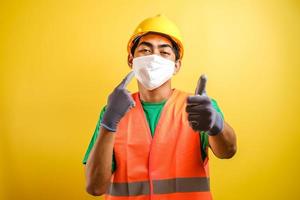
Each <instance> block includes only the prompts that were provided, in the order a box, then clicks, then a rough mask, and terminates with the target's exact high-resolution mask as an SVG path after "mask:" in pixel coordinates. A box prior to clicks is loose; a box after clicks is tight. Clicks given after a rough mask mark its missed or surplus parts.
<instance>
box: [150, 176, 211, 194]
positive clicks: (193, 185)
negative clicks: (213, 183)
mask: <svg viewBox="0 0 300 200" xmlns="http://www.w3.org/2000/svg"><path fill="white" fill-rule="evenodd" d="M208 191H209V178H206V177H194V178H174V179H164V180H154V181H153V193H154V194H167V193H174V192H208Z"/></svg>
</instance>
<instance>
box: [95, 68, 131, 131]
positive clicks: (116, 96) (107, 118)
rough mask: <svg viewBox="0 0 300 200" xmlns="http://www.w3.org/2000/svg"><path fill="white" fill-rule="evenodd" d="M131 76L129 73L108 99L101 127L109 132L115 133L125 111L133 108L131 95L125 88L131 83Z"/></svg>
mask: <svg viewBox="0 0 300 200" xmlns="http://www.w3.org/2000/svg"><path fill="white" fill-rule="evenodd" d="M133 76H134V72H133V71H131V72H129V73H128V74H127V76H126V77H125V78H124V79H123V80H122V82H121V83H120V84H119V85H118V86H117V87H116V88H115V89H114V91H113V92H112V93H111V94H110V95H109V97H108V100H107V106H106V110H105V113H104V115H103V118H102V122H101V126H103V127H104V128H106V129H107V130H109V131H110V132H115V131H116V130H117V126H118V123H119V122H120V120H121V118H122V117H123V116H124V115H125V114H126V112H127V111H129V110H130V109H131V108H132V107H134V106H135V102H134V100H133V98H132V96H131V94H130V93H129V91H128V90H127V89H126V86H127V85H128V83H129V82H130V81H131V79H132V78H133Z"/></svg>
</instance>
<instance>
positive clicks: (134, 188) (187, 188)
mask: <svg viewBox="0 0 300 200" xmlns="http://www.w3.org/2000/svg"><path fill="white" fill-rule="evenodd" d="M152 183H153V193H154V194H168V193H175V192H209V190H210V189H209V178H207V177H192V178H174V179H163V180H153V181H152ZM107 194H108V195H111V196H138V195H148V194H150V185H149V181H141V182H132V183H111V184H110V187H109V188H108V191H107Z"/></svg>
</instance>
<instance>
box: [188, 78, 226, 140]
mask: <svg viewBox="0 0 300 200" xmlns="http://www.w3.org/2000/svg"><path fill="white" fill-rule="evenodd" d="M206 82H207V77H206V76H205V75H201V77H200V78H199V81H198V84H197V88H196V91H195V95H193V96H189V97H188V98H187V106H186V112H187V113H188V121H189V124H190V126H191V127H192V128H193V129H194V130H195V131H206V132H207V134H208V135H211V136H213V135H217V134H219V133H220V132H222V130H223V126H224V122H223V119H222V117H221V115H220V114H219V113H218V112H217V111H216V110H215V109H214V108H213V106H212V104H211V101H210V99H209V97H208V96H207V95H206V89H205V87H206Z"/></svg>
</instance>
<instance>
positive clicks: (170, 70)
mask: <svg viewBox="0 0 300 200" xmlns="http://www.w3.org/2000/svg"><path fill="white" fill-rule="evenodd" d="M132 69H133V71H134V74H135V77H136V78H137V79H138V81H139V82H140V83H142V84H143V86H144V87H145V88H146V89H147V90H153V89H155V88H158V87H159V86H161V85H162V84H164V83H165V82H166V81H167V80H169V79H170V78H171V77H172V75H173V74H174V72H175V62H173V61H171V60H168V59H165V58H163V57H161V56H158V55H155V54H152V55H149V56H141V57H136V58H134V59H133V65H132Z"/></svg>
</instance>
